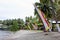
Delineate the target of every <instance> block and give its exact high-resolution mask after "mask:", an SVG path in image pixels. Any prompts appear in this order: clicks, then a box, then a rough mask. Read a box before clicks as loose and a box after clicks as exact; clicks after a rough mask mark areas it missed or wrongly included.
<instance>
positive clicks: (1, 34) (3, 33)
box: [0, 30, 12, 38]
mask: <svg viewBox="0 0 60 40" xmlns="http://www.w3.org/2000/svg"><path fill="white" fill-rule="evenodd" d="M11 34H12V32H9V31H1V30H0V38H5V37H9V36H10V35H11Z"/></svg>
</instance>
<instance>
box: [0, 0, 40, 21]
mask: <svg viewBox="0 0 60 40" xmlns="http://www.w3.org/2000/svg"><path fill="white" fill-rule="evenodd" d="M35 2H39V0H0V20H6V19H15V18H16V19H17V18H21V19H24V20H25V17H26V16H27V17H28V16H34V6H33V4H34V3H35Z"/></svg>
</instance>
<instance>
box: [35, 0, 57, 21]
mask: <svg viewBox="0 0 60 40" xmlns="http://www.w3.org/2000/svg"><path fill="white" fill-rule="evenodd" d="M35 5H36V6H37V8H38V9H40V10H41V11H42V12H43V13H45V15H46V18H47V20H51V19H54V15H52V14H53V13H52V6H51V0H40V3H37V2H36V3H35ZM53 9H54V10H56V2H54V3H53ZM34 14H35V15H36V17H38V18H39V15H38V12H37V10H36V9H35V12H34ZM39 19H40V18H39Z"/></svg>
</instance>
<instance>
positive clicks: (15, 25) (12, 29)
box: [10, 20, 19, 31]
mask: <svg viewBox="0 0 60 40" xmlns="http://www.w3.org/2000/svg"><path fill="white" fill-rule="evenodd" d="M10 30H11V31H17V30H19V27H18V23H17V21H16V20H14V21H13V25H12V26H11V27H10Z"/></svg>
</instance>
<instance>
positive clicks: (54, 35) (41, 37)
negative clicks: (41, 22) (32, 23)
mask: <svg viewBox="0 0 60 40" xmlns="http://www.w3.org/2000/svg"><path fill="white" fill-rule="evenodd" d="M46 34H47V35H46ZM0 40H1V39H0ZM2 40H60V33H58V32H39V31H30V30H20V31H17V32H16V33H15V34H13V35H11V36H10V37H8V38H5V39H2Z"/></svg>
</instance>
